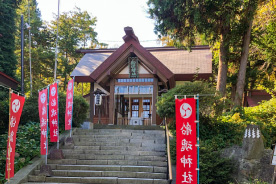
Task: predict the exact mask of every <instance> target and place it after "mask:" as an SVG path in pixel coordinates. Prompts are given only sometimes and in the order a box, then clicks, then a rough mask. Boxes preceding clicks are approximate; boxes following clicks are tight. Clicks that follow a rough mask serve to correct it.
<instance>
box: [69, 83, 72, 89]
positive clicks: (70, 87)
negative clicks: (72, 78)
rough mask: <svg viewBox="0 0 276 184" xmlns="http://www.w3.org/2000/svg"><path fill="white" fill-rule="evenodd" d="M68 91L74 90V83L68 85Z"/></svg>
mask: <svg viewBox="0 0 276 184" xmlns="http://www.w3.org/2000/svg"><path fill="white" fill-rule="evenodd" d="M68 89H69V91H71V89H72V83H71V82H70V83H69V84H68Z"/></svg>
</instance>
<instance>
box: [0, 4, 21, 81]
mask: <svg viewBox="0 0 276 184" xmlns="http://www.w3.org/2000/svg"><path fill="white" fill-rule="evenodd" d="M18 3H19V1H16V0H5V1H0V71H1V72H4V73H5V74H7V75H9V76H11V77H15V69H16V63H17V61H16V57H15V54H14V50H15V45H14V42H15V38H14V35H15V32H16V27H15V17H16V8H17V5H18Z"/></svg>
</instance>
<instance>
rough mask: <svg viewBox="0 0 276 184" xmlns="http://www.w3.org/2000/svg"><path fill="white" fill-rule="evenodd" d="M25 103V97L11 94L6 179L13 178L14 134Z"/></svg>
mask: <svg viewBox="0 0 276 184" xmlns="http://www.w3.org/2000/svg"><path fill="white" fill-rule="evenodd" d="M24 103H25V97H22V96H19V95H16V94H14V93H12V94H11V101H10V119H9V135H8V143H7V156H6V158H7V159H6V179H10V178H12V177H13V176H14V156H15V146H16V133H17V128H18V124H19V121H20V117H21V113H22V110H23V106H24Z"/></svg>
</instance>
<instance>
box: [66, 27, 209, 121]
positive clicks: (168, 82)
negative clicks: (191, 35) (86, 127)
mask: <svg viewBox="0 0 276 184" xmlns="http://www.w3.org/2000/svg"><path fill="white" fill-rule="evenodd" d="M124 31H125V33H126V35H125V36H124V37H123V40H124V42H125V43H124V44H123V45H121V46H120V47H119V48H118V49H84V50H77V52H79V53H83V54H84V56H83V57H82V59H81V60H80V62H79V63H78V65H77V66H76V68H75V69H74V71H73V72H72V74H71V77H75V82H78V83H90V84H91V85H90V94H87V95H85V96H84V97H85V98H86V99H87V100H88V101H89V102H90V121H92V122H93V123H97V122H99V120H100V123H101V124H114V125H159V124H160V123H161V122H162V120H161V119H160V118H159V117H158V115H157V114H156V106H155V104H156V101H157V97H158V95H160V92H162V91H166V90H169V89H171V88H174V87H175V86H176V85H181V83H183V82H184V81H192V80H194V79H195V78H196V79H208V78H209V77H210V76H211V74H212V52H211V50H210V48H209V47H208V46H196V47H193V48H192V50H191V51H187V50H180V49H176V48H174V47H152V48H144V47H143V46H142V45H141V44H140V43H139V39H138V38H137V36H135V34H134V31H133V29H132V28H131V27H125V28H124Z"/></svg>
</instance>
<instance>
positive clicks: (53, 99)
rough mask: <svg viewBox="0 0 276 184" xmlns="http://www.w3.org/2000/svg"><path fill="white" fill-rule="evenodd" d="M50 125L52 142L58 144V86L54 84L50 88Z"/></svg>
mask: <svg viewBox="0 0 276 184" xmlns="http://www.w3.org/2000/svg"><path fill="white" fill-rule="evenodd" d="M49 123H50V141H51V142H58V136H59V130H58V84H57V83H54V84H52V85H50V88H49Z"/></svg>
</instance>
